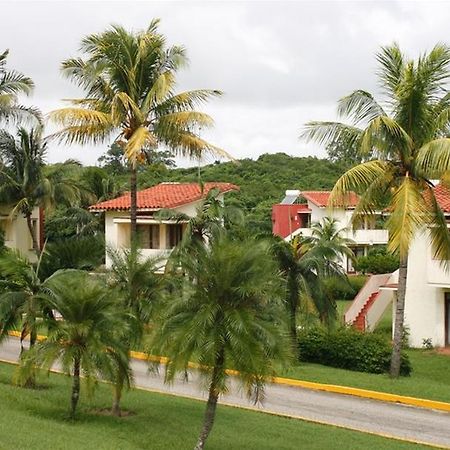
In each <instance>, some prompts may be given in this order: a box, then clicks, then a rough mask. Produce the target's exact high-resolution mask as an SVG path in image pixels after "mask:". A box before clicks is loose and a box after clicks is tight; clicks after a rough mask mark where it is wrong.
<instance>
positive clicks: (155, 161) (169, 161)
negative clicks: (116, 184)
mask: <svg viewBox="0 0 450 450" xmlns="http://www.w3.org/2000/svg"><path fill="white" fill-rule="evenodd" d="M142 154H143V156H144V158H145V162H146V163H147V164H148V165H159V164H161V165H163V166H164V167H170V168H172V167H175V161H174V159H173V154H172V153H171V152H170V151H169V150H159V151H156V150H154V149H152V148H143V149H142ZM97 161H98V162H99V163H100V165H101V166H102V167H103V168H104V169H106V170H107V171H108V172H109V173H111V174H113V175H123V174H124V173H127V172H128V170H129V167H128V162H127V159H126V158H125V155H124V154H123V150H122V147H121V146H120V145H119V144H117V143H116V142H114V143H113V144H112V145H111V146H110V147H109V149H108V150H107V152H106V153H105V154H104V155H102V156H100V158H98V160H97ZM142 167H143V166H141V170H142Z"/></svg>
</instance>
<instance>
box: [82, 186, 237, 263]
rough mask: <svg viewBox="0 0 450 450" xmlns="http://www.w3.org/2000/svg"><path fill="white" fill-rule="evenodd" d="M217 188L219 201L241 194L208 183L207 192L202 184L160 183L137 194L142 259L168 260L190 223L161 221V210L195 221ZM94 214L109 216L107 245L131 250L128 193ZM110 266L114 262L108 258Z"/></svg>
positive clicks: (94, 207) (94, 208)
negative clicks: (232, 194)
mask: <svg viewBox="0 0 450 450" xmlns="http://www.w3.org/2000/svg"><path fill="white" fill-rule="evenodd" d="M213 188H217V189H219V191H220V195H219V200H222V201H223V196H224V194H225V193H226V192H230V191H235V190H238V187H237V186H235V185H234V184H231V183H216V182H211V183H205V184H204V186H203V191H202V190H201V187H200V185H199V184H198V183H160V184H158V185H156V186H153V187H151V188H148V189H144V190H142V191H138V193H137V207H138V211H137V226H138V233H139V234H140V245H141V252H142V255H143V256H145V257H152V256H159V257H162V258H163V264H164V259H166V258H167V257H168V256H169V254H170V252H171V251H172V249H173V248H174V247H175V246H176V245H177V244H178V243H179V242H180V240H181V238H182V235H183V232H184V230H185V228H186V223H182V222H179V221H174V220H159V219H157V218H155V217H154V214H155V213H156V212H158V211H160V210H161V209H172V210H174V211H175V212H178V213H182V214H185V215H187V216H190V217H194V216H195V214H196V209H197V206H198V205H199V203H200V202H201V201H202V200H203V199H204V198H205V196H206V195H207V193H208V192H209V191H210V190H211V189H213ZM89 210H90V211H91V212H104V213H105V238H106V245H107V246H108V247H110V248H113V249H121V248H122V249H123V248H129V247H130V226H131V225H130V194H129V193H127V194H125V195H122V196H121V197H118V198H115V199H113V200H107V201H104V202H101V203H98V204H96V205H92V206H91V207H90V208H89ZM106 266H107V267H110V266H111V260H110V258H109V257H108V254H107V255H106Z"/></svg>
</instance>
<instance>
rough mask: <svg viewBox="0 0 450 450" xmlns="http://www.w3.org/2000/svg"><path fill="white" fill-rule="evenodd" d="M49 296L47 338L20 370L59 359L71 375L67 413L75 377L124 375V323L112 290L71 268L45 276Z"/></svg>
mask: <svg viewBox="0 0 450 450" xmlns="http://www.w3.org/2000/svg"><path fill="white" fill-rule="evenodd" d="M48 284H49V286H50V288H51V295H47V296H46V302H47V305H48V307H49V308H50V309H51V310H54V311H56V312H57V313H58V314H60V316H61V320H57V321H55V320H52V323H51V325H52V326H49V329H48V336H47V339H46V340H44V341H42V342H39V343H37V344H36V345H35V346H34V347H33V349H31V350H30V351H29V352H27V353H26V354H25V357H24V358H23V361H22V370H23V373H24V374H25V375H27V374H28V372H29V370H30V369H31V368H32V367H35V366H37V367H42V368H46V369H50V368H51V366H52V365H53V364H54V363H55V362H56V361H58V362H60V364H61V365H62V368H63V370H64V371H65V372H66V373H67V374H68V375H71V376H72V394H71V400H70V417H71V418H72V419H73V418H75V412H76V408H77V404H78V399H79V397H80V376H81V375H83V376H84V377H85V378H86V379H87V381H88V382H89V381H92V380H93V379H95V378H97V377H102V378H103V379H106V380H109V381H111V380H114V377H115V376H116V375H117V371H119V372H120V373H121V376H122V377H123V379H124V380H126V382H129V380H130V376H131V374H130V369H129V365H128V354H127V349H126V346H124V345H123V342H122V339H121V338H122V336H123V335H124V334H125V329H126V326H127V325H126V322H125V320H124V314H123V311H122V310H121V309H120V308H118V307H117V301H116V299H115V297H114V295H113V294H112V292H111V291H110V290H109V289H107V288H106V286H105V284H104V283H103V282H102V281H101V280H99V279H98V278H97V277H95V276H92V275H90V274H88V273H86V272H82V271H77V270H66V271H60V272H58V273H57V274H55V275H54V276H53V277H52V279H51V280H50V281H49V283H48Z"/></svg>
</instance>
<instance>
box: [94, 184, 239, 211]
mask: <svg viewBox="0 0 450 450" xmlns="http://www.w3.org/2000/svg"><path fill="white" fill-rule="evenodd" d="M213 188H218V189H219V190H220V192H222V193H225V192H229V191H237V190H239V187H238V186H236V185H234V184H231V183H216V182H211V183H205V184H204V189H203V192H201V189H200V185H199V184H198V183H160V184H157V185H156V186H152V187H151V188H148V189H144V190H143V191H138V193H137V207H138V209H162V208H175V207H177V206H181V205H186V204H188V203H192V202H195V201H197V200H200V199H201V198H203V197H205V196H206V195H207V193H208V192H209V191H210V190H211V189H213ZM89 209H90V210H91V211H124V210H125V211H126V210H129V209H130V193H129V192H127V193H126V194H124V195H122V196H121V197H117V198H115V199H113V200H107V201H104V202H101V203H97V204H96V205H92V206H90V207H89Z"/></svg>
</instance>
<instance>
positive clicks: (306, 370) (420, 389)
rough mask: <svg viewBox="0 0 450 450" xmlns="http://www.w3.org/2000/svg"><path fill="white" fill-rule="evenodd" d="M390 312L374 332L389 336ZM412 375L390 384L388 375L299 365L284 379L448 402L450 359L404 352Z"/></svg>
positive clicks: (342, 303)
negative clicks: (408, 358)
mask: <svg viewBox="0 0 450 450" xmlns="http://www.w3.org/2000/svg"><path fill="white" fill-rule="evenodd" d="M349 304H350V302H349V301H347V300H338V301H337V308H338V314H340V315H342V314H343V311H345V309H346V307H347V305H349ZM391 318H392V312H391V310H390V309H388V310H387V311H386V313H385V314H384V316H383V318H382V319H381V321H380V323H379V324H378V326H377V329H376V330H375V332H376V333H381V334H384V335H386V337H387V338H389V337H390V336H391V327H392V325H391V323H392V322H391ZM407 353H408V355H409V357H410V359H411V364H412V367H413V373H412V375H411V376H410V377H401V378H400V379H398V380H392V379H391V378H389V376H388V375H374V374H369V373H361V372H352V371H350V370H343V369H336V368H334V367H328V366H322V365H320V364H311V363H301V364H299V365H298V366H296V367H293V368H292V369H290V370H288V371H287V372H286V373H284V374H283V375H284V376H286V377H289V378H296V379H300V380H306V381H315V382H317V383H329V384H339V385H344V386H352V387H358V388H363V389H370V390H375V391H383V392H391V393H394V394H400V395H407V396H412V397H420V398H427V399H431V400H440V401H444V402H450V375H449V374H450V356H445V355H441V354H437V353H436V352H435V351H434V350H407Z"/></svg>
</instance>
